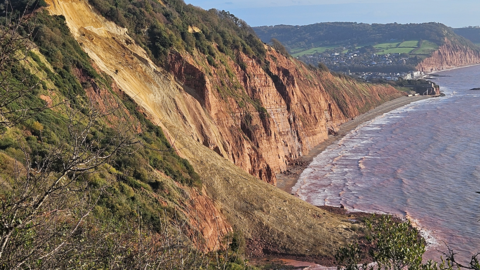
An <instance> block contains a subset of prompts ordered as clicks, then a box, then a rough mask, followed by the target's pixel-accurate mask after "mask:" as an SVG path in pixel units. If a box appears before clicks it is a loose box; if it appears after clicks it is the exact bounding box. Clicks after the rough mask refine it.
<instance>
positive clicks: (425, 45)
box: [414, 40, 438, 55]
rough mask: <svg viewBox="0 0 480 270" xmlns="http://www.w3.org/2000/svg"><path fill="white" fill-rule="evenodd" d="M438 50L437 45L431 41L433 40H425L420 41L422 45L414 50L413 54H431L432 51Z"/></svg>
mask: <svg viewBox="0 0 480 270" xmlns="http://www.w3.org/2000/svg"><path fill="white" fill-rule="evenodd" d="M436 50H438V45H437V44H435V43H433V42H430V41H428V40H425V41H423V42H422V45H421V47H420V48H419V49H418V50H416V51H415V53H414V54H416V55H417V54H420V55H421V54H426V55H429V54H431V53H432V52H434V51H436Z"/></svg>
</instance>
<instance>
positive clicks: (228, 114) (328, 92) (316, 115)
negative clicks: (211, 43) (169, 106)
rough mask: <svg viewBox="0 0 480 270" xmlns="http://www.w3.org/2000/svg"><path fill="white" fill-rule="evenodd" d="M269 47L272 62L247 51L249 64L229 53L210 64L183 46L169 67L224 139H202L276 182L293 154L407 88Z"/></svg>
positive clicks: (211, 147) (244, 56) (226, 156)
mask: <svg viewBox="0 0 480 270" xmlns="http://www.w3.org/2000/svg"><path fill="white" fill-rule="evenodd" d="M266 49H267V56H266V60H267V63H268V67H265V66H263V67H262V66H261V65H260V64H259V63H258V61H256V60H255V59H252V58H249V57H247V56H246V55H244V54H241V55H240V56H239V57H240V61H241V62H242V63H244V64H245V66H244V68H243V69H242V68H241V67H240V66H239V65H237V64H236V63H234V62H233V61H231V60H230V61H224V62H223V63H222V65H220V64H219V65H217V67H208V68H205V67H204V66H202V65H201V64H199V63H201V59H200V57H198V55H197V57H191V56H190V55H185V54H183V55H182V54H180V53H176V54H173V55H172V56H171V57H170V61H169V66H170V69H171V71H172V72H173V73H174V74H175V77H176V78H177V79H179V80H180V83H182V84H183V85H184V86H185V88H186V89H188V90H187V91H190V93H191V94H192V96H194V97H196V99H197V100H198V101H199V102H200V104H202V106H203V107H204V108H205V109H206V111H207V112H208V114H209V115H210V116H211V117H212V118H213V120H214V122H215V124H216V126H217V128H218V129H219V131H220V134H221V138H212V137H209V136H208V134H205V133H204V134H202V135H204V137H203V139H202V142H203V144H204V145H205V146H207V147H209V148H210V149H212V150H214V151H216V152H217V153H219V154H220V155H222V156H223V157H225V158H228V159H229V160H230V161H232V162H233V163H234V164H236V165H237V166H239V167H241V168H242V169H244V170H245V171H247V172H249V173H250V174H252V175H254V176H257V177H258V178H260V179H263V180H265V181H267V182H269V183H272V184H275V182H276V179H275V173H277V172H280V171H282V170H285V169H286V166H287V164H288V163H289V162H290V161H291V160H293V159H296V158H298V157H300V156H302V155H304V154H307V153H308V152H309V150H311V149H312V148H313V147H314V146H315V145H317V144H319V143H320V142H322V141H323V140H325V139H326V138H327V137H328V132H329V130H335V129H336V127H337V126H338V125H339V124H341V123H343V122H344V121H345V120H346V119H348V118H350V117H354V116H356V115H358V114H360V113H363V112H365V111H366V110H368V109H369V108H372V107H374V106H376V105H378V104H380V103H382V102H384V101H386V100H389V99H392V98H394V97H398V96H400V95H401V94H400V93H398V92H397V91H396V90H395V89H394V88H392V87H387V86H371V85H366V84H361V83H358V82H355V81H352V80H350V79H347V78H340V77H336V76H333V75H332V74H330V73H328V72H324V73H321V72H319V71H317V70H311V69H309V68H307V67H306V66H305V65H303V64H302V63H300V62H298V61H296V60H294V59H291V58H287V57H285V56H283V55H281V54H280V53H278V52H276V51H275V50H273V49H272V48H269V47H267V48H266ZM207 69H208V70H207ZM229 72H230V73H229ZM232 73H233V76H232ZM187 78H190V80H188V79H187ZM192 78H193V80H192ZM222 88H223V89H222ZM225 88H230V89H235V90H234V91H236V92H233V93H225V92H226V91H225ZM237 89H240V90H237ZM241 89H244V92H242V90H241ZM242 95H244V96H242ZM248 101H250V103H249V102H248ZM251 101H253V102H251ZM215 141H219V142H221V144H215Z"/></svg>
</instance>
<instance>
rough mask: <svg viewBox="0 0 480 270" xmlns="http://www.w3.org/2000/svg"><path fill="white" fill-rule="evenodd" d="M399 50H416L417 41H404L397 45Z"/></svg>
mask: <svg viewBox="0 0 480 270" xmlns="http://www.w3.org/2000/svg"><path fill="white" fill-rule="evenodd" d="M398 47H399V48H417V47H418V40H409V41H404V42H402V43H400V45H398Z"/></svg>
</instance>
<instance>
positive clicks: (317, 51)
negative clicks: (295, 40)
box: [292, 46, 335, 57]
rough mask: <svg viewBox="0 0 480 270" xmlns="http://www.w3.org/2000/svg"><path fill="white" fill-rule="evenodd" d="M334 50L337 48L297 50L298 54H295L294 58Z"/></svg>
mask: <svg viewBox="0 0 480 270" xmlns="http://www.w3.org/2000/svg"><path fill="white" fill-rule="evenodd" d="M333 48H335V46H329V47H316V48H311V49H308V50H302V49H297V52H296V53H293V54H292V56H294V57H297V56H302V55H308V54H315V53H324V52H326V51H327V50H331V49H333Z"/></svg>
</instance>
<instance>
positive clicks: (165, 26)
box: [89, 0, 265, 67]
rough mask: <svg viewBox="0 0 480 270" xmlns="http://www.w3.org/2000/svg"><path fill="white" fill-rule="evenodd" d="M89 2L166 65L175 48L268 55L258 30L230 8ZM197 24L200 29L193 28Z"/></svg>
mask: <svg viewBox="0 0 480 270" xmlns="http://www.w3.org/2000/svg"><path fill="white" fill-rule="evenodd" d="M89 3H90V4H91V5H92V6H93V7H94V8H95V9H96V10H98V12H100V14H101V15H103V16H105V17H106V18H108V19H110V20H112V21H113V22H115V23H117V24H118V25H120V26H123V27H126V28H128V30H129V34H130V35H131V36H132V37H133V38H134V39H135V41H136V42H137V43H138V44H140V45H141V46H142V47H144V48H145V49H146V50H147V52H149V54H150V56H151V57H152V59H154V60H156V62H157V64H159V65H162V66H165V67H168V66H167V65H166V64H167V63H166V61H167V57H168V54H169V53H170V52H171V51H172V50H177V51H184V50H186V51H188V52H190V53H192V52H193V50H195V49H196V50H198V51H199V52H201V53H203V54H205V55H210V56H211V57H212V58H216V52H215V51H216V50H215V49H214V48H215V47H216V48H218V51H219V52H220V53H224V54H226V55H229V56H230V57H231V58H232V60H234V61H237V57H236V53H237V52H240V51H241V52H244V53H245V54H247V55H248V56H250V57H258V58H259V60H262V59H263V58H264V56H265V48H264V46H263V43H262V42H261V41H260V40H259V39H258V38H257V37H256V35H255V32H254V31H253V30H252V29H251V28H250V27H249V26H248V25H247V24H246V23H245V22H244V21H243V20H241V19H238V18H237V17H235V16H234V15H233V14H230V13H229V12H227V11H218V10H215V9H211V10H208V11H205V10H203V9H201V8H197V7H194V6H193V5H186V4H185V3H184V2H183V1H181V0H163V1H160V2H158V1H156V0H145V1H134V2H132V1H129V0H89ZM194 28H195V29H198V31H193V30H192V29H194ZM145 29H147V30H146V31H145Z"/></svg>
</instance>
